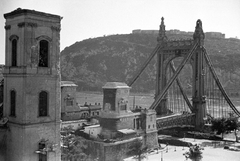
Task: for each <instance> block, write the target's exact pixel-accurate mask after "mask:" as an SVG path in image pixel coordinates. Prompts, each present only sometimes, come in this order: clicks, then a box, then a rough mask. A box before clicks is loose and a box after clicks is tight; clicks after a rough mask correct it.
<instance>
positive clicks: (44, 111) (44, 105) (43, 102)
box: [39, 91, 48, 116]
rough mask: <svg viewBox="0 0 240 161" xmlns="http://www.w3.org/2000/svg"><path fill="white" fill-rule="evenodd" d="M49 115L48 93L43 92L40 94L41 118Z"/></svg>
mask: <svg viewBox="0 0 240 161" xmlns="http://www.w3.org/2000/svg"><path fill="white" fill-rule="evenodd" d="M47 115H48V93H47V92H45V91H42V92H40V93H39V116H47Z"/></svg>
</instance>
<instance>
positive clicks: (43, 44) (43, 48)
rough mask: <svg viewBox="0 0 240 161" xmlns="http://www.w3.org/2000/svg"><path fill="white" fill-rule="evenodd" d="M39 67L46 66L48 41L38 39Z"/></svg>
mask: <svg viewBox="0 0 240 161" xmlns="http://www.w3.org/2000/svg"><path fill="white" fill-rule="evenodd" d="M38 66H39V67H48V41H46V40H41V41H40V49H39V64H38Z"/></svg>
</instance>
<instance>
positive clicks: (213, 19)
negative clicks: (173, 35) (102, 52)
mask: <svg viewBox="0 0 240 161" xmlns="http://www.w3.org/2000/svg"><path fill="white" fill-rule="evenodd" d="M18 7H20V8H22V9H32V10H37V11H41V12H47V13H51V14H57V15H60V16H61V17H63V19H62V21H61V40H60V43H61V50H63V49H64V48H65V47H67V46H70V45H72V44H74V43H75V42H76V41H81V40H84V39H88V38H94V37H99V36H103V35H111V34H128V33H131V32H132V30H134V29H153V30H158V28H159V24H160V21H161V17H162V16H163V17H164V18H165V25H166V29H167V30H170V29H179V30H182V31H194V28H195V25H196V21H197V19H201V20H202V24H203V30H204V32H210V31H215V32H222V33H225V34H226V37H227V38H228V37H238V38H240V0H0V14H1V16H0V26H1V27H0V64H4V63H5V56H4V55H5V29H4V26H5V19H4V17H3V14H4V13H8V12H11V11H13V10H15V9H17V8H18Z"/></svg>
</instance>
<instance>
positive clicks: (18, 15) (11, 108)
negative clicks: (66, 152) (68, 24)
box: [3, 8, 61, 161]
mask: <svg viewBox="0 0 240 161" xmlns="http://www.w3.org/2000/svg"><path fill="white" fill-rule="evenodd" d="M4 18H5V19H6V24H5V30H6V51H5V67H4V72H3V74H4V117H6V118H8V123H7V126H8V132H7V133H8V134H7V141H6V142H7V154H6V160H7V161H33V160H34V161H59V160H61V151H60V107H61V105H60V101H61V99H60V97H61V95H60V48H59V46H60V44H59V40H60V21H61V17H60V16H58V15H53V14H48V13H43V12H38V11H34V10H28V9H21V8H18V9H17V10H14V11H13V12H10V13H6V14H4Z"/></svg>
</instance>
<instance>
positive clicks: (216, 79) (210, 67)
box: [203, 48, 240, 116]
mask: <svg viewBox="0 0 240 161" xmlns="http://www.w3.org/2000/svg"><path fill="white" fill-rule="evenodd" d="M203 50H204V57H205V59H206V62H207V64H208V66H209V69H210V71H211V73H212V75H213V77H214V79H215V81H216V84H217V86H218V88H219V89H220V91H221V93H222V95H223V96H224V98H225V100H226V101H227V103H228V104H229V106H230V107H231V109H232V110H233V111H234V112H235V113H236V114H237V115H238V116H240V112H239V111H238V110H237V109H236V107H235V106H234V104H233V103H232V101H231V100H230V99H229V97H228V95H227V93H226V91H225V90H224V88H223V87H222V84H221V83H220V81H219V79H218V77H217V74H216V72H215V70H214V69H213V65H212V62H211V60H210V58H209V56H208V54H207V51H206V49H205V48H203Z"/></svg>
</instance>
